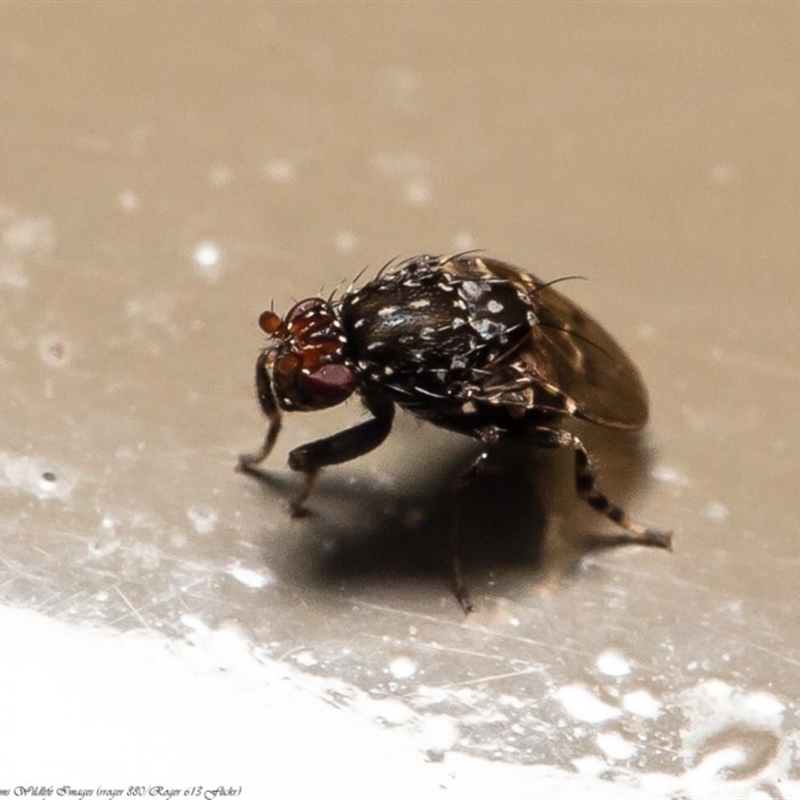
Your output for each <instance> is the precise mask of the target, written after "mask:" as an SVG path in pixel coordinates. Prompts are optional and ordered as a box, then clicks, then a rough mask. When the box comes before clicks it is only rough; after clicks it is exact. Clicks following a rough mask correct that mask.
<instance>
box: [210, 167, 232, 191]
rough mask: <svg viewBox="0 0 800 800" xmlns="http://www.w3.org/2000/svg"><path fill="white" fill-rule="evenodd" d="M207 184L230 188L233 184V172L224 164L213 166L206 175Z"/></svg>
mask: <svg viewBox="0 0 800 800" xmlns="http://www.w3.org/2000/svg"><path fill="white" fill-rule="evenodd" d="M208 182H209V183H210V184H211V185H212V186H217V187H222V186H230V184H232V183H233V170H232V169H231V168H230V167H228V166H226V165H225V164H214V166H213V167H211V171H210V172H209V174H208Z"/></svg>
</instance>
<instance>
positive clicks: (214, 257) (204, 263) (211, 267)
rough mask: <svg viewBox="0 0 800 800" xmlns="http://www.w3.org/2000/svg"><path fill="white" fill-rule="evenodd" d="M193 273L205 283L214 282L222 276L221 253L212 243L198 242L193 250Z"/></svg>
mask: <svg viewBox="0 0 800 800" xmlns="http://www.w3.org/2000/svg"><path fill="white" fill-rule="evenodd" d="M194 266H195V272H196V273H197V274H198V275H199V276H200V277H202V278H205V279H206V280H207V281H211V282H213V281H216V280H217V279H218V278H219V277H220V275H221V274H222V251H221V250H220V249H219V247H218V246H217V245H216V244H215V243H214V242H209V241H206V242H200V243H199V244H198V245H197V247H195V249H194Z"/></svg>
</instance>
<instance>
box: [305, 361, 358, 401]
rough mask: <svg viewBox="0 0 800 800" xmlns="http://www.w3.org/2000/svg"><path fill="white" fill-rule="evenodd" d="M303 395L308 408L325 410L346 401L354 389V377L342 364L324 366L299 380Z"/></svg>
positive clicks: (348, 368)
mask: <svg viewBox="0 0 800 800" xmlns="http://www.w3.org/2000/svg"><path fill="white" fill-rule="evenodd" d="M301 385H302V389H303V395H304V399H305V401H306V402H307V403H308V405H309V406H313V407H314V408H325V407H327V406H335V405H337V404H338V403H341V402H343V401H345V400H347V398H348V397H350V395H351V394H353V392H354V391H355V389H356V376H355V373H354V372H353V370H352V369H350V367H347V366H345V365H344V364H326V365H325V366H324V367H320V368H319V369H316V370H314V371H313V372H311V373H310V374H308V375H303V376H302V380H301Z"/></svg>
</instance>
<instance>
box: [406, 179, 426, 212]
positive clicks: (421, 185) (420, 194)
mask: <svg viewBox="0 0 800 800" xmlns="http://www.w3.org/2000/svg"><path fill="white" fill-rule="evenodd" d="M403 197H405V199H406V200H407V201H408V202H409V203H412V204H413V205H415V206H422V205H425V204H426V203H428V202H430V199H431V187H430V185H429V184H428V181H427V180H426V179H425V178H412V179H411V180H410V181H408V182H407V183H406V185H405V189H404V190H403Z"/></svg>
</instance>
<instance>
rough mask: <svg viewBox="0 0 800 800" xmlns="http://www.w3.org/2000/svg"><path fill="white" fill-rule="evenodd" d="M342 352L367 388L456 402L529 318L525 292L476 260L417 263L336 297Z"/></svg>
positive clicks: (522, 333) (514, 339)
mask: <svg viewBox="0 0 800 800" xmlns="http://www.w3.org/2000/svg"><path fill="white" fill-rule="evenodd" d="M340 316H341V322H342V327H343V330H344V333H345V338H346V341H347V344H346V348H347V353H348V355H349V357H350V359H351V360H352V363H353V365H354V367H355V368H356V369H357V370H358V372H359V373H360V374H361V375H362V376H363V377H364V378H365V379H366V380H368V381H373V382H378V383H381V384H382V385H384V386H386V387H387V388H389V389H392V390H394V391H395V393H396V394H398V395H399V397H398V401H399V402H402V398H403V397H404V396H406V395H408V394H409V393H410V392H412V391H413V392H414V393H415V394H419V393H422V394H423V395H427V396H429V397H431V398H438V399H441V400H453V401H454V402H456V401H461V400H463V399H464V392H465V389H464V387H465V386H467V385H472V384H474V383H475V381H476V380H479V378H480V371H481V370H487V369H489V367H490V365H491V364H492V362H493V360H494V359H497V358H498V357H499V356H500V354H501V353H503V352H508V351H509V349H513V347H514V346H515V343H516V342H518V341H521V339H522V338H524V336H525V335H526V334H527V331H528V330H529V329H530V326H531V325H532V324H534V323H535V315H534V312H533V309H532V306H531V304H530V302H529V300H528V296H527V294H526V293H525V292H523V291H521V290H520V287H518V286H516V285H515V284H514V283H513V282H512V281H510V280H508V279H506V278H501V277H498V276H497V275H495V274H494V273H492V272H491V271H490V270H489V269H488V268H486V266H485V265H484V264H483V263H482V262H480V261H479V260H475V259H470V260H469V261H468V262H464V261H463V260H462V261H448V260H440V259H435V258H432V257H421V258H419V259H415V260H413V261H411V262H408V263H406V264H405V265H402V267H401V268H400V269H399V270H398V271H396V272H393V273H391V274H388V275H380V276H378V278H376V279H375V280H373V281H371V282H370V283H368V284H366V285H365V286H363V287H361V288H359V289H355V290H351V291H349V292H347V293H346V294H345V296H344V297H343V298H342V302H341V307H340Z"/></svg>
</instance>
